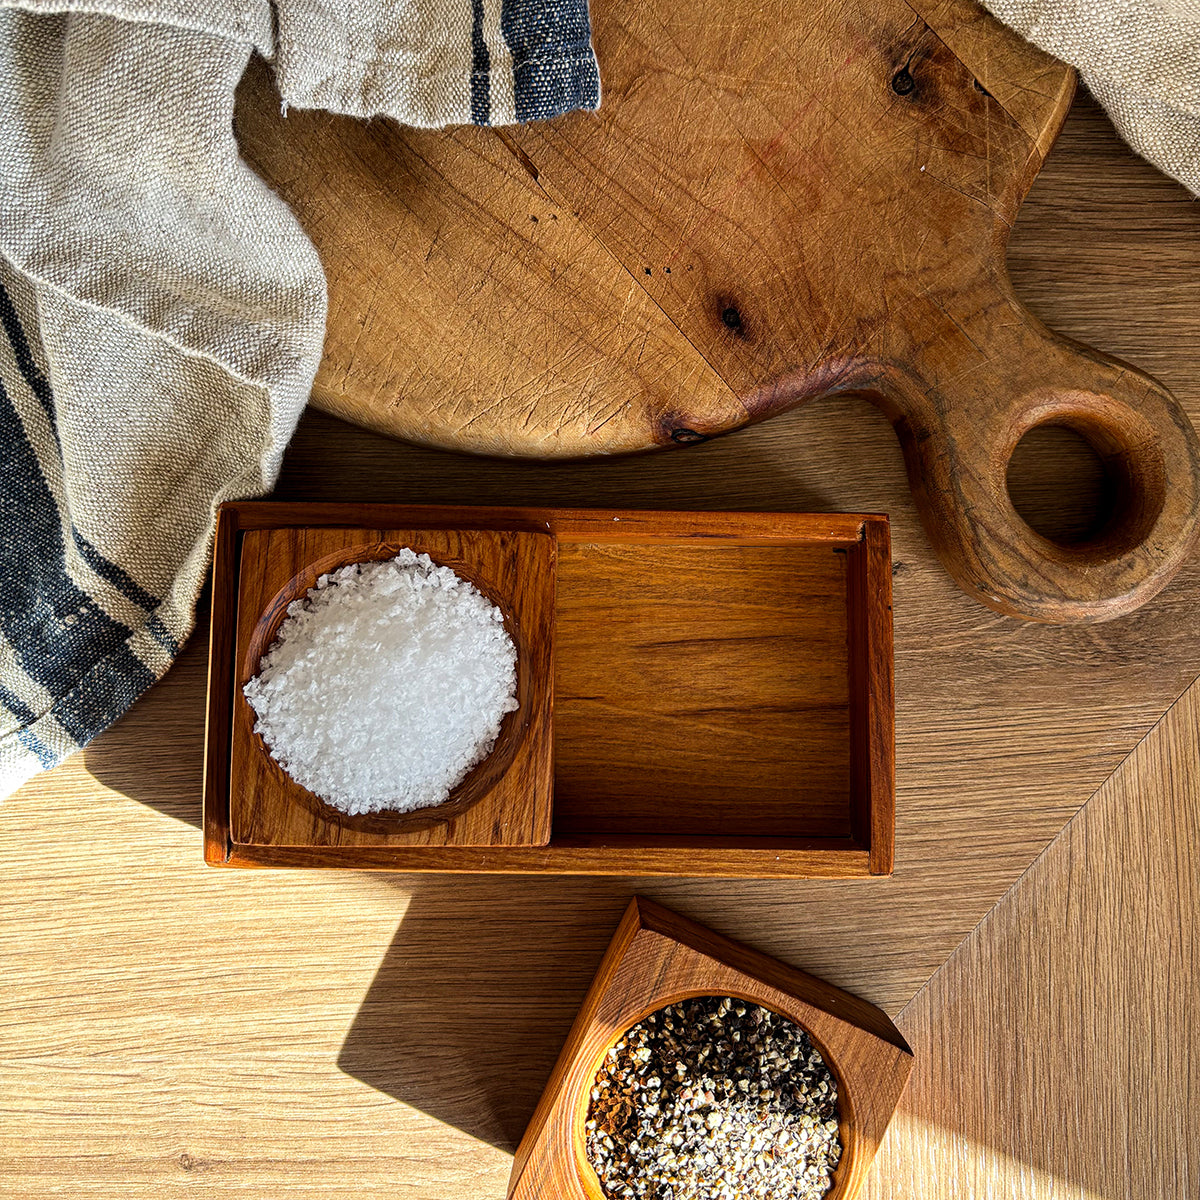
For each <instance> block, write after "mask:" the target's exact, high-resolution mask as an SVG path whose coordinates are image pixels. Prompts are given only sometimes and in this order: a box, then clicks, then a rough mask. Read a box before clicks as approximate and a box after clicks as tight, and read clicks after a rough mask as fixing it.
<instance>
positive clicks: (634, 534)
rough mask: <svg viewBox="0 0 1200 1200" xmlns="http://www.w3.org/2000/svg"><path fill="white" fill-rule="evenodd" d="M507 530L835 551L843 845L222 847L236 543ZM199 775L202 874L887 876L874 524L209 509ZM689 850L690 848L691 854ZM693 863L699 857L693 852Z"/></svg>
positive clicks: (883, 557) (889, 855)
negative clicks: (314, 534) (847, 679)
mask: <svg viewBox="0 0 1200 1200" xmlns="http://www.w3.org/2000/svg"><path fill="white" fill-rule="evenodd" d="M306 525H307V526H313V527H319V526H349V527H354V526H361V527H363V528H429V529H439V528H442V529H513V530H522V529H524V530H530V531H537V532H547V533H551V534H553V535H554V536H555V537H556V538H557V539H558V540H559V541H562V542H570V541H576V542H579V541H586V542H600V541H605V540H609V541H613V542H620V543H627V544H638V543H646V544H650V543H656V542H657V543H660V544H663V543H673V542H677V541H681V540H689V541H692V540H699V541H702V542H704V543H705V544H708V545H722V544H724V545H797V546H803V545H812V546H821V545H826V546H830V547H831V548H844V549H846V550H847V552H848V571H847V596H846V601H847V607H848V610H849V614H850V616H851V617H852V618H853V623H854V626H855V631H856V632H855V633H854V634H852V635H851V638H850V646H849V652H850V653H849V670H850V672H851V678H852V683H855V687H853V688H852V690H853V691H856V693H857V694H858V695H859V697H860V701H859V702H860V704H861V711H860V712H859V713H858V714H857V719H856V721H855V723H854V724H853V726H852V729H851V747H850V753H851V792H852V799H851V804H852V809H851V820H852V836H851V837H849V838H813V839H807V840H800V839H796V840H794V841H789V842H788V843H787V844H786V845H785V844H784V843H782V842H781V841H780V840H777V839H770V838H763V839H746V840H745V841H744V842H739V843H737V844H734V845H729V844H727V843H725V842H723V841H722V840H720V839H716V838H707V839H703V838H696V839H691V841H690V842H689V843H688V844H682V840H681V844H679V845H670V846H661V845H658V846H655V845H652V846H647V845H645V844H643V843H644V839H639V838H637V837H618V836H607V837H604V838H589V837H576V838H566V837H562V838H553V839H552V840H551V842H550V844H549V845H547V846H542V847H524V846H521V847H455V846H446V847H442V846H396V847H355V848H340V847H267V846H247V845H239V844H236V843H234V842H232V840H231V838H230V829H229V825H230V822H229V782H230V781H229V750H230V745H229V743H230V729H229V725H230V720H229V718H230V715H231V708H232V698H231V692H230V688H231V686H232V672H233V666H234V662H233V658H234V655H233V645H232V642H233V624H234V623H233V620H232V616H233V614H234V613H236V602H237V586H238V584H237V581H238V569H239V568H238V559H239V546H240V533H241V532H242V531H243V530H245V529H270V528H286V527H293V526H306ZM213 581H214V582H213V607H212V625H211V641H210V652H209V678H208V701H207V712H206V730H205V763H204V791H203V800H204V856H205V861H206V862H207V863H209V864H210V865H217V866H234V867H302V866H303V867H321V868H345V869H355V870H399V871H438V872H472V873H473V872H488V873H518V874H525V873H534V874H593V875H630V876H649V875H668V876H699V875H708V876H716V877H747V878H854V877H865V876H873V875H888V874H890V873H891V870H892V865H893V854H894V830H895V780H894V776H895V748H894V682H893V659H892V620H891V601H892V587H891V583H892V579H891V550H890V536H889V528H888V519H887V517H886V515H883V514H876V513H778V512H712V511H688V510H676V511H663V510H636V509H555V508H527V507H504V506H491V507H481V506H446V505H438V506H432V505H397V504H348V503H333V504H325V503H292V502H280V501H234V502H228V503H225V504H223V505H222V506H221V507H220V509H219V510H218V516H217V531H216V543H215V549H214V561H213ZM692 843H694V844H692ZM698 851H702V852H703V853H697V852H698Z"/></svg>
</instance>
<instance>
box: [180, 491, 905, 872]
mask: <svg viewBox="0 0 1200 1200" xmlns="http://www.w3.org/2000/svg"><path fill="white" fill-rule="evenodd" d="M327 527H342V528H351V529H354V528H357V529H362V530H375V531H378V530H401V529H403V530H413V531H431V530H454V531H467V530H493V531H495V530H501V531H529V532H539V533H543V534H546V533H548V534H550V535H552V536H553V537H554V539H555V542H556V558H557V565H556V579H555V587H554V630H553V643H554V645H553V656H554V664H553V681H554V682H553V701H552V715H551V726H552V741H553V756H554V794H553V809H552V814H551V830H550V840H549V843H548V844H546V845H543V846H530V845H523V846H511V845H510V846H486V847H485V846H462V845H428V844H426V845H418V844H411V841H410V842H409V843H408V844H405V843H402V842H392V841H389V840H388V839H386V838H384V839H381V840H380V839H376V840H374V841H373V842H372V844H368V845H362V844H357V845H355V844H344V843H342V842H341V840H340V839H329V838H325V839H324V844H311V845H296V844H288V845H283V844H272V843H271V842H270V839H269V838H265V837H263V838H257V840H238V838H237V837H235V831H237V830H239V829H242V828H245V827H246V826H245V823H244V822H240V821H239V820H238V813H239V805H243V804H245V803H246V802H247V798H246V796H245V795H244V794H242V791H241V790H240V786H239V785H240V784H241V783H242V782H243V781H242V780H240V779H238V778H233V777H231V742H232V733H233V724H234V722H233V710H234V701H235V695H234V688H235V686H236V662H235V659H236V639H237V617H238V601H239V596H240V595H242V592H243V584H244V582H245V581H243V580H242V579H241V570H240V564H241V546H242V542H243V540H244V538H245V536H246V534H247V533H248V532H249V531H254V530H272V529H308V530H314V529H322V528H327ZM215 555H216V557H215V564H214V587H213V622H212V643H211V650H210V663H209V704H208V730H207V745H206V761H205V786H204V828H205V858H206V860H207V861H208V862H210V863H213V864H218V865H225V866H274V867H300V866H307V867H350V868H355V869H390V870H403V871H489V872H521V873H525V872H538V873H559V874H574V873H577V874H621V875H691V876H697V875H723V876H748V877H757V878H767V877H798V876H807V877H847V876H863V875H878V874H888V873H890V871H891V868H892V851H893V823H894V780H893V770H894V767H893V763H894V750H893V691H892V687H893V685H892V621H891V560H890V547H889V537H888V526H887V519H886V517H881V516H874V515H859V514H854V515H850V514H804V513H712V512H701V513H687V512H684V513H664V512H638V511H608V510H559V509H503V508H423V507H412V506H394V505H361V504H355V505H324V504H323V505H315V504H278V503H271V502H242V503H236V504H228V505H225V506H223V507H222V510H221V513H220V516H219V521H218V530H217V544H216V551H215ZM231 783H232V786H231ZM231 806H232V808H231ZM289 840H290V841H291V842H293V843H294V842H295V841H296V840H297V839H296V838H294V837H291V838H290V839H289ZM335 843H336V844H335Z"/></svg>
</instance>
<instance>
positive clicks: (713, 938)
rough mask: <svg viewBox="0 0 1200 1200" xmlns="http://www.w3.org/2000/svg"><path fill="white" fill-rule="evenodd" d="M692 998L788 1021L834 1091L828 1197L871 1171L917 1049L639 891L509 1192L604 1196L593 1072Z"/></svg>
mask: <svg viewBox="0 0 1200 1200" xmlns="http://www.w3.org/2000/svg"><path fill="white" fill-rule="evenodd" d="M693 996H733V997H736V998H738V999H741V1000H746V1001H749V1002H751V1003H753V1004H759V1005H762V1006H763V1007H764V1008H768V1009H771V1010H772V1011H774V1012H777V1013H780V1014H781V1015H783V1016H785V1017H788V1018H790V1019H791V1020H792V1021H794V1022H795V1023H796V1024H797V1025H800V1026H801V1027H802V1028H803V1029H804V1030H805V1031H806V1032H807V1033H808V1034H809V1036H810V1037H811V1039H812V1042H813V1045H814V1046H815V1047H816V1048H817V1049H818V1050H819V1051H820V1052H821V1055H822V1057H823V1058H824V1059H825V1063H826V1066H828V1068H829V1069H830V1071H831V1072H832V1073H833V1076H834V1078H835V1079H836V1081H837V1088H838V1124H839V1132H840V1136H841V1142H842V1158H841V1161H840V1162H839V1164H838V1168H837V1172H836V1173H835V1175H834V1182H833V1186H832V1187H831V1189H830V1191H829V1192H828V1200H849V1198H850V1197H852V1196H854V1195H856V1194H857V1192H858V1190H859V1188H860V1187H861V1186H862V1183H863V1180H864V1179H865V1178H866V1174H867V1170H868V1168H869V1167H870V1165H871V1161H872V1159H873V1158H874V1157H875V1152H876V1150H877V1149H878V1148H879V1143H880V1141H881V1139H882V1138H883V1134H884V1130H885V1129H886V1128H887V1125H888V1122H889V1121H890V1120H891V1118H892V1114H893V1113H894V1112H895V1109H896V1105H897V1104H898V1103H899V1100H900V1096H901V1093H902V1092H903V1091H904V1086H905V1084H906V1083H907V1082H908V1076H909V1074H910V1072H911V1071H912V1065H913V1059H912V1051H911V1050H910V1049H909V1047H908V1044H907V1043H906V1042H905V1040H904V1038H903V1037H902V1036H901V1034H900V1032H899V1030H897V1029H896V1027H895V1026H894V1025H893V1024H892V1022H891V1021H890V1020H889V1019H888V1018H887V1016H886V1015H885V1014H884V1013H882V1012H881V1011H880V1010H879V1009H877V1008H875V1007H874V1006H873V1005H870V1004H867V1003H866V1002H865V1001H863V1000H859V999H858V998H857V997H855V996H852V995H850V994H849V993H848V992H843V991H841V990H840V989H839V988H835V987H833V986H831V985H830V984H827V983H823V982H822V981H821V980H819V979H814V978H813V977H812V976H811V975H805V974H804V973H803V972H802V971H797V970H795V969H794V968H792V967H788V966H786V965H784V964H783V963H781V962H778V961H776V960H775V959H772V958H768V957H767V956H766V955H764V954H760V953H758V952H757V951H755V950H751V949H749V948H748V947H746V946H742V945H739V944H738V943H737V942H732V941H730V940H728V939H727V938H723V937H721V936H719V935H718V934H715V933H713V932H712V931H710V930H708V929H705V928H704V927H703V926H701V925H697V924H695V923H694V922H692V921H689V920H687V919H686V918H684V917H681V916H678V915H677V914H676V913H673V912H671V911H669V910H668V909H665V908H663V907H661V906H660V905H657V904H654V903H652V902H651V901H648V900H643V899H642V898H641V897H636V896H635V897H634V899H633V900H632V901H631V902H630V904H629V908H628V909H627V910H626V912H625V916H624V917H623V918H622V921H621V924H620V926H619V927H618V929H617V932H616V934H615V936H614V937H613V940H612V942H611V944H610V945H609V948H608V951H607V952H606V954H605V956H604V960H603V962H602V963H601V964H600V969H599V971H598V972H597V973H596V977H595V979H594V980H593V982H592V986H591V988H590V990H589V991H588V994H587V997H586V999H585V1000H584V1002H583V1007H582V1008H581V1009H580V1011H579V1015H578V1017H577V1018H576V1020H575V1024H574V1025H573V1026H572V1028H571V1032H570V1034H569V1036H568V1037H567V1041H566V1045H565V1046H564V1047H563V1050H562V1053H561V1054H560V1055H559V1058H558V1062H557V1063H556V1064H555V1066H554V1070H553V1072H552V1073H551V1076H550V1081H549V1082H548V1083H547V1085H546V1090H545V1091H544V1092H543V1093H542V1098H541V1100H540V1101H539V1102H538V1106H537V1108H536V1110H535V1111H534V1114H533V1118H532V1119H531V1120H530V1122H529V1126H528V1128H527V1129H526V1131H525V1136H524V1137H523V1138H522V1139H521V1144H520V1146H519V1147H518V1148H517V1154H516V1158H515V1161H514V1163H513V1170H512V1175H511V1176H510V1177H509V1184H508V1198H509V1200H606V1198H605V1193H604V1191H603V1189H602V1188H601V1186H600V1181H599V1179H598V1178H597V1176H596V1173H595V1171H594V1170H593V1169H592V1167H591V1164H590V1163H589V1162H588V1159H587V1152H586V1148H585V1137H584V1123H585V1121H586V1119H587V1109H588V1102H589V1099H590V1092H591V1088H592V1085H593V1083H594V1081H595V1078H596V1073H597V1071H598V1070H599V1069H600V1065H601V1063H602V1061H603V1059H604V1056H605V1054H607V1052H608V1050H609V1048H610V1047H611V1046H612V1045H613V1043H614V1042H616V1041H617V1040H618V1039H619V1038H620V1037H621V1036H622V1035H623V1034H624V1033H625V1032H626V1030H628V1029H629V1028H630V1027H631V1026H633V1025H636V1024H637V1023H638V1022H639V1021H642V1020H644V1019H645V1018H646V1017H647V1016H649V1015H650V1014H651V1013H652V1012H657V1011H658V1010H659V1009H660V1008H663V1007H665V1006H667V1005H669V1004H674V1003H676V1002H678V1001H680V1000H685V999H687V998H689V997H693Z"/></svg>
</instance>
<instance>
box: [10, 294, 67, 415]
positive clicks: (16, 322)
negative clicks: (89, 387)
mask: <svg viewBox="0 0 1200 1200" xmlns="http://www.w3.org/2000/svg"><path fill="white" fill-rule="evenodd" d="M0 324H3V325H4V332H5V333H7V334H8V341H9V345H11V346H12V350H13V356H14V357H15V358H16V360H17V369H18V370H19V371H20V372H21V374H22V375H23V376H24V377H25V382H26V383H27V384H29V388H30V390H31V391H32V392H33V394H34V395H35V396H36V397H37V398H38V400H39V402H40V403H41V406H42V407H43V408H44V409H45V410H46V416H48V417H49V418H50V423H51V424H54V423H55V415H54V393H53V392H52V391H51V390H50V381H49V380H48V379H47V378H46V377H45V375H43V374H42V372H41V369H40V368H39V367H38V365H37V363H36V362H34V361H33V353H32V351H31V350H30V349H29V339H28V338H26V336H25V330H24V329H22V328H21V319H20V317H18V316H17V308H16V305H15V304H13V302H12V297H11V296H10V295H9V294H8V289H7V288H6V287H5V286H4V284H2V283H0Z"/></svg>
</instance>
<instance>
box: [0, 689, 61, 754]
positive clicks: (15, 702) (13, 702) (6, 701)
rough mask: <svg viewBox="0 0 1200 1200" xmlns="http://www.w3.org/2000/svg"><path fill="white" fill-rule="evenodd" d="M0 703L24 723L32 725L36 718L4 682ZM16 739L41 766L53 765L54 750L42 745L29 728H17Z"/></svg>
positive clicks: (31, 710) (0, 691)
mask: <svg viewBox="0 0 1200 1200" xmlns="http://www.w3.org/2000/svg"><path fill="white" fill-rule="evenodd" d="M0 705H3V706H4V707H5V708H7V709H8V711H9V712H10V713H12V715H13V716H14V717H16V718H17V720H18V721H22V722H24V723H25V724H26V725H32V724H33V723H34V722H35V721H36V720H37V719H38V714H37V713H36V712H34V711H33V709H32V708H30V707H29V705H28V704H26V703H25V701H24V700H22V699H21V697H20V696H18V695H17V694H16V692H10V691H9V690H8V688H6V687H5V686H4V684H2V683H0ZM17 741H19V742H20V743H21V745H22V746H24V747H25V749H26V750H28V751H29V753H30V754H33V755H35V756H36V758H37V760H38V762H40V763H41V764H42V766H43V767H46V768H49V767H52V766H54V762H55V759H54V752H53V751H52V750H50V749H49V748H48V747H46V746H43V745H42V743H41V742H40V741H39V740H38V738H37V736H36V735H35V734H34V732H33V730H31V729H18V730H17Z"/></svg>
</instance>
